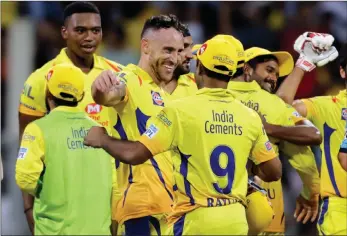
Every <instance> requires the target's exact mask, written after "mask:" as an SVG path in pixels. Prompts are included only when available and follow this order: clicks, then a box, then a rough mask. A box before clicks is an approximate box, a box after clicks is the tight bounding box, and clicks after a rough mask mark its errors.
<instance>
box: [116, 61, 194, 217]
mask: <svg viewBox="0 0 347 236" xmlns="http://www.w3.org/2000/svg"><path fill="white" fill-rule="evenodd" d="M118 77H119V78H121V79H122V80H123V81H124V82H125V83H126V88H127V95H126V97H125V99H124V101H123V102H121V103H119V104H117V105H116V106H115V107H114V108H115V109H116V111H117V114H118V118H117V123H116V125H115V126H114V133H113V135H114V136H116V137H119V138H121V139H123V140H136V139H137V138H138V137H140V135H141V134H143V133H144V132H145V131H146V125H147V120H148V119H149V118H150V117H151V116H154V115H156V114H158V112H159V111H161V110H162V109H163V108H164V107H165V106H167V105H168V104H170V103H171V101H172V100H173V99H177V98H181V97H186V96H189V95H191V94H194V93H195V92H196V91H197V87H196V84H195V81H194V80H192V79H191V78H189V77H188V76H181V77H180V78H179V79H178V85H177V88H176V89H175V90H174V91H173V93H172V94H169V93H167V92H165V91H164V90H163V89H162V88H160V87H159V86H158V85H157V84H155V83H154V81H153V80H152V78H151V77H150V76H149V75H148V73H147V72H145V71H144V70H142V69H141V68H140V67H138V66H136V65H133V64H129V65H128V66H126V67H125V68H124V70H123V71H122V72H120V73H118ZM172 155H173V152H171V151H168V152H165V153H162V154H159V155H158V156H156V157H155V158H152V159H151V160H149V161H147V162H146V163H144V164H142V165H138V166H132V165H127V164H123V163H119V162H117V163H116V165H117V173H118V175H117V177H118V183H119V187H120V191H121V193H122V194H123V195H122V198H121V199H120V201H119V202H118V204H117V210H116V212H117V213H116V219H117V221H118V222H119V223H120V224H122V223H123V222H124V221H126V220H129V219H134V218H139V217H144V216H149V215H155V214H162V213H167V212H170V211H171V206H172V203H173V181H172V180H173V170H172V161H171V156H172Z"/></svg>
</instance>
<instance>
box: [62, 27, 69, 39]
mask: <svg viewBox="0 0 347 236" xmlns="http://www.w3.org/2000/svg"><path fill="white" fill-rule="evenodd" d="M60 33H61V37H62V38H63V39H64V40H67V37H68V36H67V29H66V27H65V26H64V25H63V26H62V27H61V29H60Z"/></svg>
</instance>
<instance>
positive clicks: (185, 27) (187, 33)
mask: <svg viewBox="0 0 347 236" xmlns="http://www.w3.org/2000/svg"><path fill="white" fill-rule="evenodd" d="M180 27H181V32H182V34H183V37H188V36H191V34H190V31H189V28H188V25H186V24H183V23H181V25H180Z"/></svg>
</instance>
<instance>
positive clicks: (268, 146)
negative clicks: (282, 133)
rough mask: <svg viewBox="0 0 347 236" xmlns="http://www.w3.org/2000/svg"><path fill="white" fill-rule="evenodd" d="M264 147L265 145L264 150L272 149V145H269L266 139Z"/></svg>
mask: <svg viewBox="0 0 347 236" xmlns="http://www.w3.org/2000/svg"><path fill="white" fill-rule="evenodd" d="M265 147H266V150H268V151H270V150H271V149H272V145H271V143H270V141H267V142H266V143H265Z"/></svg>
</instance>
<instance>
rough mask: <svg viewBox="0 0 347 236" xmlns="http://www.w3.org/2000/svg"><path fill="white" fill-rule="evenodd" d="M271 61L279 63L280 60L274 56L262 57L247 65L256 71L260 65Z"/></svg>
mask: <svg viewBox="0 0 347 236" xmlns="http://www.w3.org/2000/svg"><path fill="white" fill-rule="evenodd" d="M271 60H274V61H276V62H277V63H278V59H277V57H275V56H274V55H262V56H258V57H255V58H253V59H251V60H249V61H248V62H247V64H248V65H250V66H251V67H252V68H253V69H255V68H256V67H257V65H258V64H259V63H264V62H267V61H271Z"/></svg>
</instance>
